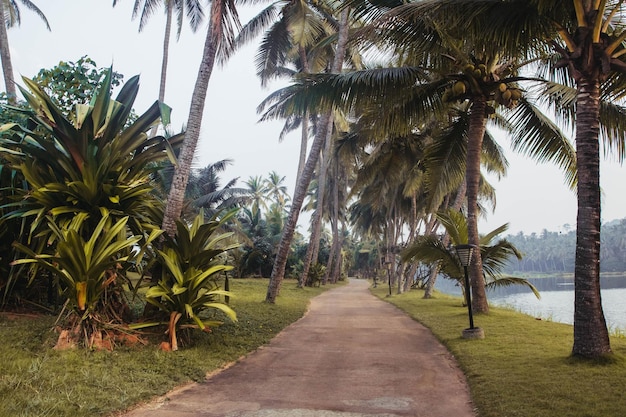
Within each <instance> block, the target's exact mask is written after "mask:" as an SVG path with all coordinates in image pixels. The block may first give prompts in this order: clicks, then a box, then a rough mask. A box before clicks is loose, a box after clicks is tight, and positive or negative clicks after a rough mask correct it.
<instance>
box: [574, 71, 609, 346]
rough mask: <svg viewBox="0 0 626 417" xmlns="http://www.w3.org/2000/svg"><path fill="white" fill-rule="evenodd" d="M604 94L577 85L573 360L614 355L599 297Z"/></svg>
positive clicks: (586, 83)
mask: <svg viewBox="0 0 626 417" xmlns="http://www.w3.org/2000/svg"><path fill="white" fill-rule="evenodd" d="M599 98H600V88H599V82H598V81H597V77H596V78H595V79H593V80H589V79H587V78H585V77H582V78H581V79H579V80H578V97H577V100H576V166H577V169H578V216H577V220H576V266H575V273H574V284H575V287H574V288H575V295H574V346H573V348H572V354H573V355H576V356H582V357H587V358H597V357H599V356H601V355H604V354H607V353H610V352H611V345H610V340H609V334H608V329H607V327H606V320H605V318H604V312H603V310H602V299H601V295H600V206H601V203H600V150H599V143H598V137H599V131H600V129H599V125H600V123H599V119H600V118H599V114H600V111H599V109H600V105H599Z"/></svg>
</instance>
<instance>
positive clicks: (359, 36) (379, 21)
mask: <svg viewBox="0 0 626 417" xmlns="http://www.w3.org/2000/svg"><path fill="white" fill-rule="evenodd" d="M23 3H24V4H25V5H27V6H28V7H29V8H31V9H33V10H35V11H37V10H38V9H36V8H33V6H34V5H32V3H30V2H26V1H23ZM240 3H241V4H245V3H248V2H240ZM249 3H253V2H249ZM622 3H623V2H622V1H621V0H569V1H566V2H563V1H554V0H501V1H493V0H453V1H450V0H413V1H395V0H391V1H378V0H350V1H347V2H338V1H333V0H319V1H318V0H316V1H307V0H277V1H275V2H272V3H270V4H269V5H268V6H267V7H266V8H264V9H263V10H262V11H261V12H260V13H259V14H258V15H257V16H256V17H255V18H253V19H252V20H251V21H250V22H249V23H248V24H246V25H241V22H240V21H239V15H238V13H237V8H236V2H235V1H234V0H219V1H212V2H210V5H209V8H208V11H206V12H207V17H208V19H207V20H208V22H209V25H208V28H207V33H206V42H205V47H204V50H203V56H202V60H201V64H200V68H199V70H198V77H197V80H196V85H195V88H194V90H193V91H194V92H193V97H192V98H191V106H190V109H189V115H188V122H187V124H186V131H185V132H184V138H185V139H184V141H183V142H182V143H181V146H180V150H179V151H176V152H178V153H177V154H176V155H177V158H176V163H175V164H173V165H172V166H171V170H170V171H173V172H170V175H169V178H171V179H170V180H169V181H168V183H167V184H168V185H167V186H166V187H165V189H164V193H166V194H167V200H166V203H165V206H164V211H163V213H162V216H160V217H159V220H162V223H161V226H160V228H158V229H162V230H164V231H165V234H166V235H167V236H168V238H169V241H175V240H176V238H175V237H176V236H177V233H179V234H180V233H183V232H184V233H183V234H185V233H187V234H189V233H191V231H190V230H187V231H186V232H185V230H183V229H184V228H183V229H181V227H182V226H180V224H183V225H184V224H190V223H192V215H193V210H192V211H191V212H186V211H185V210H186V201H189V200H186V199H185V197H186V196H189V193H191V194H193V200H194V201H195V203H196V206H201V207H204V208H205V210H212V209H217V210H219V209H223V208H225V207H226V206H232V205H233V204H234V205H235V206H236V205H240V206H245V207H244V209H243V210H242V212H241V213H240V214H239V215H238V219H239V223H240V224H241V226H242V228H243V229H244V230H245V233H244V235H246V236H247V238H248V243H246V244H247V245H248V247H249V248H250V250H249V251H248V252H245V251H244V253H245V255H246V256H245V258H246V259H245V265H247V266H246V268H248V269H247V270H248V271H255V272H254V273H256V274H259V275H265V274H267V271H268V270H269V265H271V266H272V267H271V278H270V283H269V285H268V291H267V295H266V301H268V302H274V301H275V299H276V297H277V296H278V294H279V290H280V286H281V283H282V281H283V279H284V277H285V275H286V270H287V269H288V261H289V257H290V253H292V249H293V246H294V245H293V241H294V236H296V225H297V222H298V218H299V215H300V213H301V211H302V210H303V209H304V208H305V207H309V208H311V209H312V210H313V214H312V220H311V230H310V240H309V242H308V245H305V246H306V254H305V255H304V259H303V264H302V268H301V272H300V277H299V282H300V284H301V285H304V284H305V283H306V281H307V280H308V278H309V275H310V273H309V271H310V270H311V269H313V270H314V271H316V272H315V274H318V272H319V271H321V270H322V268H320V267H318V266H316V263H319V259H320V257H319V252H320V242H321V241H323V240H324V239H322V238H321V236H322V234H323V225H324V223H326V222H327V223H328V224H329V225H330V227H331V237H330V238H329V242H331V243H330V245H329V246H330V249H329V256H328V259H327V260H326V262H325V263H326V265H325V277H324V279H323V280H324V281H326V280H327V279H330V280H336V279H337V278H338V277H339V275H340V274H341V271H342V269H344V268H345V265H346V264H347V262H346V260H347V258H349V257H348V256H346V255H347V252H346V249H345V248H346V247H347V245H348V244H349V242H350V241H351V240H354V238H355V237H356V238H358V239H360V240H361V242H367V245H366V244H364V243H361V244H359V245H352V247H353V248H359V249H358V253H359V255H357V254H356V251H357V250H356V249H354V253H353V256H352V258H353V259H354V260H355V261H356V260H358V261H359V263H360V262H361V261H362V260H364V259H365V257H364V256H361V254H369V255H368V256H367V257H368V259H367V261H368V262H367V264H368V266H369V267H371V261H372V259H371V255H372V254H376V258H377V259H375V265H376V268H377V269H379V270H380V269H386V270H387V271H388V272H387V273H388V276H389V278H390V283H391V282H392V280H393V282H394V283H397V285H398V291H402V290H404V289H406V288H408V287H409V286H410V285H411V284H413V283H415V277H416V276H418V275H420V274H422V273H423V272H422V271H421V269H420V268H422V267H423V262H426V258H423V259H422V258H420V260H421V261H422V263H420V262H411V260H413V261H416V260H417V258H418V257H417V255H416V253H413V255H412V256H408V255H406V254H407V253H412V252H410V250H411V248H413V249H414V248H415V246H414V245H415V244H417V243H419V242H423V241H425V240H424V239H434V238H437V236H438V234H440V233H441V231H442V230H443V229H446V230H447V231H448V233H445V232H444V233H443V235H442V236H441V237H439V238H437V239H438V240H439V241H440V243H441V245H443V247H444V248H447V247H448V246H449V245H450V244H451V243H453V244H459V243H468V244H471V245H474V246H475V247H478V248H481V250H480V251H475V253H476V255H475V256H474V258H473V262H472V263H471V267H470V276H471V280H470V283H471V292H472V295H473V297H472V300H473V301H472V303H473V309H474V311H475V312H478V313H488V311H489V305H488V303H487V296H486V291H485V289H486V286H487V282H488V278H489V277H493V274H492V272H494V271H495V270H496V269H498V268H499V267H500V266H501V265H502V264H501V263H500V261H499V260H497V261H495V263H494V258H493V257H489V256H487V255H489V254H490V253H491V252H490V251H488V250H487V248H488V247H492V246H494V245H492V242H491V238H493V237H494V235H493V234H487V235H486V237H485V236H482V235H481V234H480V233H479V230H478V218H479V216H481V215H484V214H485V213H486V211H487V209H488V208H489V206H493V205H494V203H495V191H494V188H493V187H492V186H491V184H489V183H488V181H487V180H486V179H485V177H484V176H483V174H484V173H486V172H490V173H495V174H496V175H505V174H506V169H507V161H506V158H505V157H504V155H503V152H502V149H501V147H500V144H499V143H498V141H497V140H496V138H497V136H496V135H495V133H493V132H495V130H494V129H497V130H498V131H501V132H504V134H505V135H506V137H507V139H508V140H510V143H511V146H512V148H513V149H514V150H515V151H518V152H520V153H522V154H523V155H526V156H528V157H530V158H533V159H535V160H536V161H540V162H550V163H554V164H556V165H557V166H559V167H560V168H561V169H562V170H563V173H564V182H565V183H566V184H567V185H568V186H570V187H572V188H575V189H576V192H577V196H578V218H577V225H576V233H577V243H576V251H575V264H576V265H575V277H576V279H575V281H576V287H575V288H576V302H575V306H576V308H575V317H574V344H573V349H572V353H573V354H574V355H577V356H582V357H598V356H601V355H604V354H607V353H610V351H611V349H610V344H609V339H608V331H607V327H606V323H605V320H604V315H603V312H602V305H601V299H600V284H599V262H600V187H599V164H600V155H599V149H600V142H601V141H602V142H603V143H604V147H605V149H606V151H607V153H613V154H616V155H617V157H618V158H619V159H620V160H623V158H624V157H625V156H626V128H625V126H624V123H623V120H624V118H623V114H624V111H625V110H626V108H624V106H623V96H624V91H625V86H626V83H625V82H624V77H623V76H622V74H623V73H624V72H625V71H626V61H624V60H623V59H624V58H623V55H624V54H625V51H626V44H625V40H626V27H625V26H624V12H623V4H622ZM114 4H115V2H114ZM161 5H162V6H164V7H165V12H166V13H167V16H168V18H167V25H166V28H165V29H166V32H165V41H164V50H163V51H164V53H163V56H164V58H163V60H164V61H163V62H164V66H163V69H162V89H161V90H162V94H163V91H164V84H165V73H166V61H167V48H168V45H169V30H170V25H171V17H172V14H173V13H174V12H175V13H176V14H177V17H178V25H179V26H178V27H179V30H180V27H181V24H182V21H183V17H184V16H187V17H188V18H189V20H190V23H191V25H192V28H197V27H198V23H199V22H200V21H202V19H203V18H204V13H205V10H203V9H202V7H201V4H200V3H199V2H198V1H191V0H185V1H183V0H180V1H176V0H163V1H158V0H152V1H149V0H144V1H140V0H137V1H136V2H135V6H134V13H135V16H141V23H140V29H141V28H142V27H143V25H144V24H145V21H146V19H147V18H148V17H149V16H150V15H151V13H152V12H153V11H154V10H155V9H156V8H157V7H158V6H161ZM0 7H3V8H5V9H6V8H7V7H9V8H10V9H9V10H10V11H16V10H17V7H16V3H15V2H13V1H10V2H7V1H0ZM0 11H2V8H0ZM40 15H41V14H40ZM4 16H5V19H6V17H7V16H11V14H7V13H4ZM18 21H19V20H18ZM257 36H262V40H261V43H260V47H259V50H258V53H257V61H256V63H257V73H258V75H259V77H260V79H261V83H262V84H265V83H267V82H268V81H269V80H271V79H274V78H278V77H290V79H291V84H290V85H289V86H288V87H286V88H283V89H280V90H279V91H276V92H274V93H272V94H271V95H270V96H269V97H268V98H267V99H266V100H264V101H263V103H261V104H260V105H259V108H258V109H259V112H260V113H262V116H261V117H262V120H270V119H282V120H284V122H285V125H284V129H283V135H284V134H285V133H287V132H289V131H292V130H294V129H298V128H299V129H300V130H301V138H302V145H301V153H300V164H299V169H298V173H297V180H296V189H295V192H294V195H293V198H292V199H291V200H290V201H289V203H290V204H289V205H288V204H287V203H288V200H287V199H286V198H285V196H286V193H285V192H284V186H283V185H282V181H283V179H282V178H280V176H278V175H277V174H275V173H271V174H270V178H269V179H268V180H267V181H268V182H266V181H265V180H263V179H261V178H260V177H252V178H250V179H249V180H248V181H247V182H246V186H247V187H248V189H247V190H246V192H245V193H244V192H243V191H241V190H238V189H236V188H235V187H234V183H229V184H228V185H227V186H226V187H224V189H223V190H219V188H216V187H212V186H210V185H209V184H210V183H211V181H213V182H214V183H215V182H216V181H215V180H216V179H217V175H216V174H217V172H218V171H219V169H220V168H219V166H210V167H207V168H206V169H205V170H203V171H199V172H194V171H193V170H192V162H193V156H194V152H195V148H196V144H197V141H198V138H199V135H200V127H201V122H202V112H203V107H204V102H205V98H206V91H207V85H208V81H209V79H210V77H211V73H212V70H213V67H214V64H215V63H216V62H225V60H227V59H228V58H229V57H230V56H231V55H232V54H233V53H234V52H235V51H236V50H237V49H238V48H239V47H240V46H242V45H243V44H245V43H247V42H249V41H251V40H253V39H255V38H256V37H257ZM0 40H6V36H5V35H3V33H2V32H0ZM0 49H1V50H2V52H3V55H2V59H3V65H4V62H5V58H4V55H5V54H6V53H8V47H7V46H6V45H4V44H0ZM4 72H5V76H6V75H7V73H8V74H10V70H8V69H7V68H6V67H5V68H4ZM9 84H10V83H9V82H7V85H9ZM9 96H11V92H10V91H9ZM161 99H162V96H161ZM31 101H32V100H31ZM158 107H159V108H160V109H163V107H162V105H158ZM94 109H98V107H97V106H96V107H94ZM81 111H87V110H84V109H82V108H80V109H77V110H76V116H75V118H76V119H77V120H78V119H81V118H82V117H83V115H84V114H83V113H80V112H81ZM94 111H95V110H94ZM45 116H47V117H48V118H50V116H49V115H45ZM139 120H141V118H140V119H139ZM22 133H23V134H25V133H24V132H22ZM154 133H155V131H153V132H152V134H151V135H153V134H154ZM98 134H99V133H98ZM283 135H281V137H282V136H283ZM570 136H572V137H573V138H572V137H570ZM155 138H157V137H155ZM310 139H312V142H311V143H309V140H310ZM572 139H573V140H572ZM62 143H63V141H62ZM166 143H167V142H166ZM572 143H573V144H572ZM33 152H34V151H33ZM68 152H69V154H70V155H73V156H74V155H75V150H74V149H72V148H71V147H70V148H69V150H68ZM164 152H167V153H168V154H174V153H175V150H174V149H171V148H170V147H167V146H166V147H165V149H164ZM157 171H158V170H157ZM133 172H135V171H133ZM94 175H95V174H94ZM196 175H197V178H196V177H195V176H196ZM151 178H153V177H151ZM35 179H36V178H33V180H35ZM190 179H191V183H192V186H191V187H188V184H189V183H190ZM197 179H200V181H199V182H200V184H198V183H196V180H197ZM205 180H206V181H205ZM203 181H205V182H204V184H202V182H203ZM111 190H115V188H112V189H111ZM168 190H169V191H168ZM70 191H71V190H70ZM107 191H110V190H107ZM218 191H223V193H221V192H218ZM268 195H270V196H271V201H272V204H270V205H268V204H267V201H268V200H267V196H268ZM307 196H310V197H311V198H310V199H309V201H308V204H306V205H305V200H306V199H307ZM110 198H111V199H112V200H111V201H113V202H114V203H115V204H117V203H118V199H119V198H120V195H118V194H113V195H111V196H110ZM241 199H244V200H246V201H247V203H242V202H241ZM29 201H30V200H29ZM69 201H73V200H69ZM64 204H66V203H64ZM46 207H47V206H46ZM22 210H23V212H24V213H28V214H29V215H32V214H33V213H34V212H31V211H27V209H26V208H22ZM42 210H43V209H42ZM287 211H288V212H287ZM54 212H55V213H59V214H66V213H65V212H63V211H59V210H56V211H54ZM68 212H69V211H68ZM450 212H462V213H464V219H465V222H466V234H464V236H465V237H464V239H463V240H466V241H465V242H459V241H458V236H457V239H456V241H455V238H454V236H453V235H452V234H451V233H449V232H450V230H448V228H446V227H445V226H446V223H448V225H449V224H450V222H449V221H447V220H445V218H444V217H442V213H450ZM42 213H43V212H42ZM181 216H182V218H183V219H184V220H186V222H183V223H181V222H180V221H179V219H181ZM227 217H228V216H227ZM98 218H99V217H98ZM229 218H230V219H231V220H232V219H233V217H232V216H231V217H229ZM95 220H96V219H95V218H93V219H91V221H90V224H91V228H92V229H93V230H97V228H98V225H99V224H100V223H98V222H97V221H95ZM151 220H153V219H152V218H151ZM44 221H46V220H44V216H43V215H42V216H39V217H37V222H35V226H36V227H39V226H41V225H42V224H44ZM119 221H122V220H121V219H119V220H118V219H117V218H116V219H115V220H113V219H112V220H110V221H109V222H110V223H111V222H113V224H118V223H115V222H119ZM215 221H217V220H215ZM142 222H143V223H142ZM71 223H72V222H71V221H70V222H69V223H64V224H62V225H61V226H60V228H57V229H59V230H58V232H60V233H65V232H64V229H63V228H64V227H66V226H67V225H68V224H71ZM144 223H145V219H143V218H141V219H134V218H133V217H132V216H131V217H130V218H129V224H130V225H133V224H135V225H144ZM36 227H35V228H36ZM120 227H122V226H120ZM51 228H52V229H53V230H56V229H54V227H52V226H51ZM94 228H95V229H94ZM198 228H199V225H198V227H197V228H196V229H198ZM442 228H443V229H442ZM153 229H156V228H152V229H150V230H153ZM33 230H34V229H33ZM216 230H217V229H216ZM55 233H56V232H55ZM55 233H51V234H49V236H53V235H54V236H57V237H56V238H59V236H61V235H59V233H56V235H55ZM134 233H136V231H134ZM81 238H82V239H84V240H85V241H88V240H89V239H90V236H89V234H85V235H84V236H81ZM486 238H487V240H486V241H485V240H484V239H486ZM437 239H435V240H437ZM166 240H167V239H166ZM244 240H245V239H244ZM432 242H434V241H432ZM411 245H413V246H411ZM490 245H491V246H490ZM366 246H367V247H366ZM495 246H496V247H499V248H501V249H503V252H501V253H504V254H505V255H506V256H517V254H518V253H517V252H516V251H515V250H514V247H511V246H507V244H506V242H504V243H502V244H501V245H500V244H497V243H496V244H495ZM403 250H404V252H403ZM406 251H409V252H406ZM401 252H402V253H404V254H405V256H404V257H402V256H400V253H401ZM160 253H161V256H160V258H159V257H158V256H157V258H158V259H161V260H162V261H164V262H165V261H166V259H170V258H172V256H169V254H168V253H167V252H165V251H161V252H160ZM164 255H165V256H164ZM495 259H500V258H499V257H495ZM430 264H431V268H430V271H429V272H428V278H427V279H425V281H427V282H428V286H429V287H428V288H427V294H429V291H431V290H432V285H433V284H434V282H435V278H436V277H437V273H438V271H439V270H441V271H442V272H443V273H444V274H447V275H448V276H450V274H449V273H446V271H445V270H444V263H442V262H434V261H433V260H432V259H431V261H430ZM168 267H169V266H168ZM172 276H173V278H175V279H178V278H180V277H178V278H177V276H176V274H172ZM181 279H182V278H181ZM179 282H184V280H183V281H180V280H178V281H177V283H176V285H180V284H179ZM169 288H172V291H174V292H176V291H178V287H175V286H170V287H169ZM81 291H82V290H81ZM80 294H82V293H80ZM163 305H164V304H163ZM188 318H193V317H191V316H190V317H188ZM171 320H173V323H174V324H175V323H176V320H177V319H176V315H173V316H171ZM170 324H171V323H170ZM200 327H201V326H200Z"/></svg>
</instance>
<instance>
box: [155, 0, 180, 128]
mask: <svg viewBox="0 0 626 417" xmlns="http://www.w3.org/2000/svg"><path fill="white" fill-rule="evenodd" d="M172 3H173V2H171V1H166V2H165V7H166V14H165V33H164V34H163V56H162V58H161V80H160V82H159V101H160V102H161V103H163V102H164V101H165V85H166V82H167V63H168V60H169V56H170V37H171V33H172V10H173V9H174V6H173V4H172ZM157 129H158V126H156V125H155V126H154V127H153V128H152V129H150V135H149V136H150V137H154V136H156V133H157Z"/></svg>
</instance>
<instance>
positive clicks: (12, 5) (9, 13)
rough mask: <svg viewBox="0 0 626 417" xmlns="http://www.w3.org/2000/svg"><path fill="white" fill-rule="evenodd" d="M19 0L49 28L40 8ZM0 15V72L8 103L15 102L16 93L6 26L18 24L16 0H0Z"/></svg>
mask: <svg viewBox="0 0 626 417" xmlns="http://www.w3.org/2000/svg"><path fill="white" fill-rule="evenodd" d="M20 2H21V3H22V4H23V5H24V6H25V7H26V8H27V9H29V10H32V11H33V12H35V14H37V16H39V17H40V18H41V20H43V22H44V23H45V24H46V28H48V30H50V24H49V23H48V19H46V16H45V15H44V14H43V12H42V11H41V10H39V8H38V7H37V6H35V4H34V3H33V2H31V1H30V0H20ZM0 16H2V19H3V24H0V59H2V72H3V74H4V85H5V88H6V90H7V96H8V100H9V103H10V104H15V102H16V100H17V94H16V89H15V81H14V80H13V64H12V63H11V52H10V51H9V37H8V34H7V28H12V27H13V26H15V25H16V24H17V25H20V23H21V21H22V20H21V16H20V9H19V7H18V3H17V1H16V0H0Z"/></svg>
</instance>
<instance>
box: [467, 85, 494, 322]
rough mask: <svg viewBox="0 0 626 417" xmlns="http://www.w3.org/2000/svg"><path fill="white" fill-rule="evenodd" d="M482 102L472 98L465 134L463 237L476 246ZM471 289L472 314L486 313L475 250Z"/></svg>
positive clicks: (484, 125)
mask: <svg viewBox="0 0 626 417" xmlns="http://www.w3.org/2000/svg"><path fill="white" fill-rule="evenodd" d="M486 105H487V103H486V100H485V98H484V97H475V98H474V101H473V104H472V110H471V114H470V122H469V129H468V132H467V161H466V171H465V180H466V182H467V237H468V241H469V242H468V243H469V244H470V245H474V246H475V247H476V248H479V247H480V242H479V238H478V187H479V183H480V154H481V148H482V144H483V137H484V135H485V130H486V125H487V119H486V117H485V114H486V113H485V108H486ZM469 272H470V281H471V287H472V297H473V298H472V308H473V310H474V312H475V313H488V312H489V304H488V303H487V295H486V293H485V279H484V278H483V263H482V260H481V258H480V252H479V251H478V249H476V250H475V251H474V255H473V259H472V264H471V265H470V267H469Z"/></svg>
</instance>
